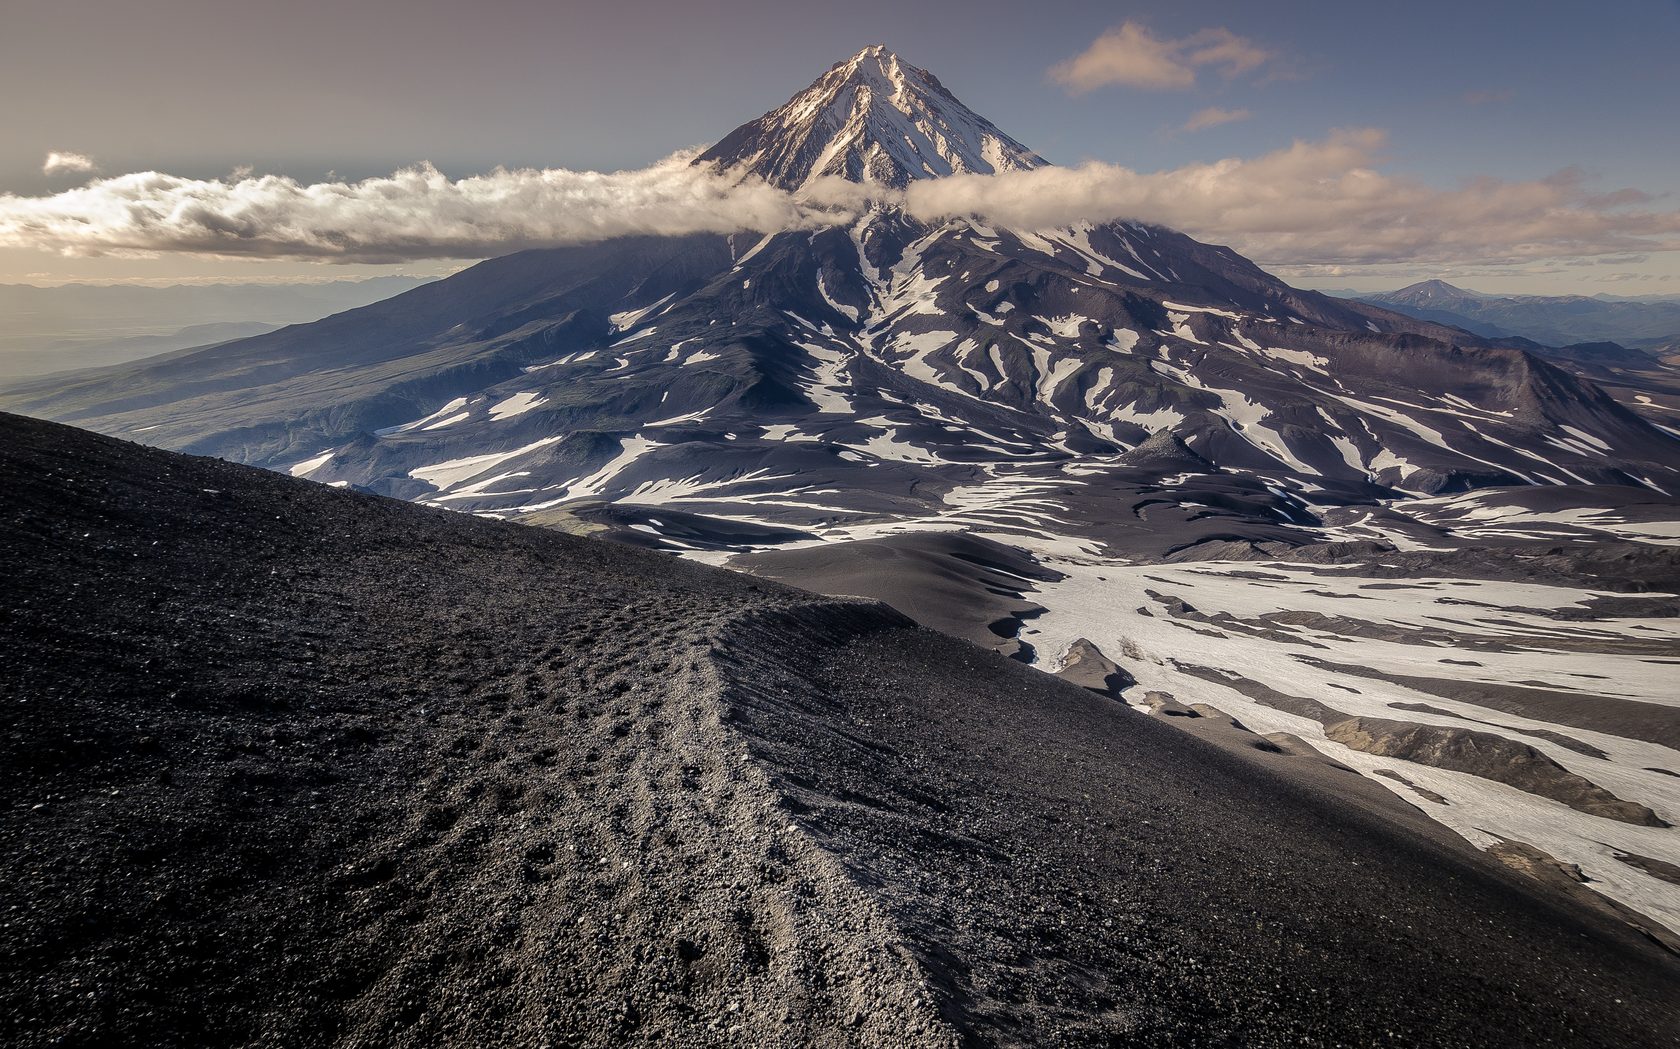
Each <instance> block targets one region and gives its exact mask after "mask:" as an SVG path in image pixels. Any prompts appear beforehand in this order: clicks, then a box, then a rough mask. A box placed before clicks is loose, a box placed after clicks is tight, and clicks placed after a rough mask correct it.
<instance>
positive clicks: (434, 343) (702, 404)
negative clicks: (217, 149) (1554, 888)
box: [0, 47, 1680, 549]
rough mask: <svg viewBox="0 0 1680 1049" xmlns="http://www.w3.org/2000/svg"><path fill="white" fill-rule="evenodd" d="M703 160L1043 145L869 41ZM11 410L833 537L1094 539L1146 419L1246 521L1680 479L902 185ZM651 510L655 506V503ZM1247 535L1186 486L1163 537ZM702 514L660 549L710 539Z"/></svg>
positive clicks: (1623, 450)
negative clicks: (936, 206)
mask: <svg viewBox="0 0 1680 1049" xmlns="http://www.w3.org/2000/svg"><path fill="white" fill-rule="evenodd" d="M701 160H702V161H703V162H706V163H717V164H720V165H723V166H725V167H728V168H731V169H735V170H740V169H743V168H744V169H746V170H749V171H751V172H753V173H755V174H757V175H759V176H762V177H763V178H765V179H767V180H769V181H771V182H774V183H776V184H778V185H782V186H790V187H797V186H801V185H805V184H807V183H808V182H809V181H810V180H811V179H812V178H815V177H819V176H825V175H828V176H837V177H841V178H846V179H853V180H857V181H874V182H877V183H882V184H888V185H897V184H902V183H903V182H905V181H907V180H909V179H912V178H930V177H939V176H942V175H945V174H949V173H952V172H988V171H1000V170H1001V171H1011V170H1022V169H1030V168H1033V167H1036V166H1038V165H1041V164H1043V163H1044V162H1043V160H1042V159H1041V158H1039V157H1038V156H1037V155H1036V154H1034V153H1032V152H1031V151H1030V150H1028V149H1027V148H1026V147H1025V146H1022V145H1021V144H1020V143H1019V142H1017V141H1015V140H1014V139H1012V138H1009V137H1008V136H1006V135H1004V134H1003V133H1002V132H1001V131H999V130H998V129H997V128H996V127H995V126H994V125H992V124H991V123H990V122H989V121H986V120H985V119H984V118H982V117H980V116H978V115H977V114H974V113H973V112H972V111H970V110H968V109H967V108H966V107H965V106H963V105H962V103H960V102H958V101H957V100H956V99H955V98H954V97H953V96H952V95H951V94H950V92H948V91H947V90H946V89H945V88H944V87H943V86H941V85H940V83H939V81H938V80H937V79H935V78H934V77H933V76H932V75H931V74H928V73H926V72H925V71H923V70H920V69H917V68H916V67H914V66H911V65H909V64H907V63H905V62H903V61H902V60H900V59H899V58H898V57H897V56H896V55H894V54H892V53H891V52H890V51H887V50H886V49H885V48H880V47H874V48H867V49H865V50H864V51H862V52H860V53H859V54H857V55H855V56H853V57H852V58H851V59H849V60H847V61H846V62H842V63H840V64H838V65H836V66H835V67H834V68H833V69H831V70H830V71H829V72H828V73H827V74H825V75H824V76H823V77H821V78H819V79H818V80H817V81H816V83H814V84H813V85H812V86H811V87H810V88H809V89H807V90H806V91H804V92H801V93H800V94H799V95H796V96H795V97H794V98H793V99H792V100H790V101H789V102H788V103H787V104H786V105H784V106H781V107H779V108H777V109H775V110H773V111H771V112H770V113H769V114H766V115H765V116H764V117H761V118H759V119H758V120H756V121H753V122H751V123H749V124H746V125H743V126H742V127H741V128H740V129H738V130H736V131H735V132H733V133H731V134H730V135H728V136H727V137H726V138H725V139H724V140H723V141H721V142H719V143H718V145H717V146H716V147H714V148H713V149H712V150H710V151H708V152H707V153H706V154H705V156H704V157H703V158H701ZM0 407H4V408H7V409H9V410H13V411H20V412H23V413H25V414H35V415H40V416H43V417H47V418H53V419H57V420H60V421H66V422H71V423H74V424H77V425H82V426H86V427H89V428H93V429H99V430H102V431H105V432H109V433H114V434H118V435H121V436H128V437H132V438H134V439H137V440H141V441H145V442H147V443H152V444H158V445H162V446H165V447H169V448H174V449H181V450H188V451H194V452H200V453H207V454H214V455H219V456H223V457H226V458H230V459H236V460H240V461H243V462H248V463H253V464H256V465H261V466H267V467H271V468H277V469H284V470H287V471H289V472H292V473H294V474H297V475H299V476H307V477H310V478H312V479H314V480H319V481H325V482H330V483H336V484H348V485H355V486H357V487H360V488H365V489H368V490H371V491H376V492H380V493H383V494H387V495H392V496H398V497H401V498H406V499H414V500H418V501H422V502H427V503H431V504H433V505H437V506H441V507H447V508H450V509H456V510H465V511H470V512H476V513H484V514H494V515H501V516H509V517H526V518H527V519H534V518H530V517H529V515H532V514H538V515H552V514H556V513H562V514H563V513H566V512H568V511H567V507H568V506H569V505H571V504H576V503H579V502H580V501H583V500H589V501H607V502H618V503H621V504H627V505H629V504H634V505H637V506H641V507H644V508H650V507H651V508H660V507H664V508H669V510H668V513H669V514H672V515H674V513H675V512H676V511H682V512H684V513H687V514H695V515H702V516H708V515H709V516H712V517H720V518H731V519H733V520H734V521H736V522H737V524H739V523H741V522H751V523H752V524H753V525H754V527H755V528H759V530H760V532H761V533H762V532H763V527H762V526H770V527H772V528H773V529H784V530H785V529H786V528H789V527H791V528H794V529H800V530H804V531H805V533H806V534H808V535H810V536H815V537H822V538H825V539H831V540H843V539H846V538H852V537H856V536H860V535H866V534H870V532H869V530H870V529H876V528H887V527H898V526H899V525H902V524H905V523H907V522H933V523H936V524H937V525H938V526H939V527H985V528H987V529H989V530H992V531H998V532H1003V533H1012V534H1022V535H1026V536H1032V537H1042V536H1043V535H1045V534H1057V535H1062V536H1064V537H1067V538H1068V541H1069V542H1075V543H1084V544H1095V546H1093V547H1092V548H1093V549H1095V548H1098V547H1100V545H1101V544H1102V543H1104V542H1107V541H1108V540H1109V539H1110V538H1112V535H1111V531H1110V528H1109V524H1108V523H1107V522H1111V521H1113V520H1115V519H1116V517H1117V515H1116V513H1114V512H1113V511H1112V510H1111V509H1108V508H1104V509H1101V510H1098V509H1093V508H1091V506H1090V505H1089V504H1090V503H1091V501H1092V500H1093V499H1094V498H1097V496H1098V495H1099V493H1102V497H1103V498H1113V497H1114V493H1115V492H1116V491H1124V490H1126V489H1125V485H1128V484H1132V483H1134V482H1135V481H1136V476H1137V471H1136V470H1135V469H1130V467H1129V464H1128V462H1127V461H1126V460H1124V459H1122V458H1121V455H1122V453H1124V452H1125V451H1126V450H1128V449H1132V448H1136V447H1137V446H1139V445H1144V444H1146V442H1148V441H1149V439H1150V438H1151V435H1152V434H1156V433H1157V432H1160V431H1165V432H1167V433H1168V434H1169V435H1170V436H1169V437H1164V438H1157V439H1156V441H1155V443H1154V444H1152V445H1149V446H1148V447H1146V448H1145V449H1144V450H1142V451H1141V452H1140V453H1139V454H1138V455H1137V456H1133V457H1132V458H1133V459H1134V460H1135V459H1138V458H1148V457H1150V456H1152V455H1154V454H1156V453H1159V452H1163V451H1170V452H1172V453H1173V454H1174V455H1175V456H1176V457H1181V458H1182V457H1183V454H1184V453H1183V452H1181V451H1180V449H1181V448H1182V449H1184V450H1185V451H1188V452H1190V453H1193V455H1194V456H1195V457H1198V458H1195V459H1186V460H1184V461H1185V466H1184V468H1183V469H1182V470H1181V471H1179V472H1182V473H1184V474H1185V475H1186V476H1190V475H1194V474H1196V470H1195V469H1194V468H1195V467H1198V466H1200V465H1201V462H1204V461H1205V462H1206V463H1211V464H1213V465H1214V466H1216V467H1218V471H1217V476H1218V480H1217V484H1219V485H1221V486H1223V488H1224V489H1225V490H1226V494H1225V495H1222V496H1221V497H1220V505H1222V506H1227V507H1234V508H1236V510H1235V511H1233V512H1240V513H1241V514H1243V515H1246V519H1247V520H1249V522H1250V524H1252V527H1251V528H1250V527H1249V526H1248V525H1244V527H1245V528H1248V529H1249V530H1248V531H1247V532H1244V533H1243V534H1245V535H1252V537H1254V538H1256V539H1260V540H1265V541H1275V542H1296V543H1298V542H1303V541H1309V540H1311V539H1312V538H1313V537H1314V533H1312V532H1311V531H1310V530H1309V529H1307V528H1304V527H1302V526H1303V524H1304V523H1306V522H1312V521H1315V520H1317V516H1316V515H1317V512H1318V508H1321V507H1324V506H1331V505H1346V504H1349V503H1374V502H1376V501H1378V500H1385V499H1393V498H1396V497H1400V496H1404V495H1406V494H1420V493H1433V492H1447V491H1454V490H1461V489H1465V488H1471V487H1478V486H1487V485H1518V484H1526V485H1554V484H1572V483H1603V482H1608V483H1616V484H1652V485H1656V486H1659V487H1663V488H1665V489H1667V490H1672V491H1680V442H1677V441H1676V440H1675V438H1674V437H1672V436H1670V435H1669V434H1666V433H1664V432H1663V431H1661V430H1659V429H1657V428H1655V427H1653V426H1651V425H1650V424H1648V423H1646V422H1644V421H1643V420H1641V419H1640V418H1638V417H1636V416H1634V415H1632V414H1631V413H1629V412H1628V411H1626V410H1625V409H1623V408H1621V407H1620V406H1619V405H1617V404H1616V402H1615V401H1613V400H1612V399H1611V398H1610V397H1609V396H1608V395H1606V394H1605V393H1604V392H1603V391H1602V390H1601V389H1599V388H1598V387H1596V386H1593V385H1592V384H1591V383H1588V382H1585V381H1583V380H1581V379H1579V378H1577V377H1576V376H1573V375H1571V374H1568V373H1565V372H1563V371H1561V370H1559V369H1558V368H1556V367H1553V366H1551V365H1549V364H1546V363H1545V362H1543V361H1540V360H1537V359H1535V358H1532V357H1529V356H1528V355H1526V354H1525V353H1523V352H1521V351H1519V350H1512V349H1501V348H1496V347H1492V346H1489V345H1487V344H1485V343H1483V342H1482V341H1481V340H1479V339H1477V338H1475V337H1473V336H1469V335H1467V334H1466V333H1464V332H1462V331H1458V330H1454V329H1447V328H1443V327H1440V326H1438V325H1434V324H1431V323H1429V322H1426V321H1418V320H1413V319H1411V318H1407V317H1403V316H1400V315H1398V314H1394V313H1389V312H1387V311H1385V310H1382V309H1379V308H1377V307H1374V306H1368V305H1365V304H1361V303H1355V302H1344V301H1341V300H1334V299H1329V298H1326V297H1325V296H1322V295H1317V294H1314V293H1311V292H1301V291H1297V290H1296V289H1294V288H1291V287H1289V286H1288V285H1287V284H1285V283H1284V282H1282V281H1280V280H1278V279H1277V278H1276V277H1273V276H1272V275H1270V274H1268V273H1266V272H1265V271H1264V270H1262V269H1261V268H1260V267H1258V266H1256V265H1254V264H1253V263H1252V262H1250V261H1249V260H1247V259H1245V258H1243V257H1242V256H1240V255H1238V254H1237V253H1236V252H1234V251H1231V250H1230V249H1228V248H1223V247H1218V246H1215V245H1209V244H1204V243H1201V242H1199V241H1196V240H1194V239H1192V238H1190V237H1187V236H1185V235H1183V234H1181V233H1177V232H1175V231H1173V230H1170V229H1165V228H1162V227H1158V226H1151V225H1144V224H1139V223H1126V222H1119V223H1104V224H1092V223H1084V224H1080V225H1077V226H1073V227H1064V228H1060V229H1044V230H1021V229H1003V228H994V227H990V226H987V225H985V224H983V223H979V222H974V221H960V220H959V221H952V222H948V223H944V224H942V225H938V226H928V225H925V224H921V223H918V222H915V221H912V220H911V219H909V218H908V217H907V216H905V215H903V214H900V213H897V212H893V211H890V210H885V211H883V210H875V211H871V212H870V213H868V214H866V215H864V216H862V217H861V218H859V219H858V220H857V221H855V222H854V223H852V224H850V225H847V226H835V227H830V228H826V229H819V230H798V231H790V232H785V233H776V234H771V235H767V236H760V235H756V234H752V235H746V234H743V235H736V236H716V235H696V236H688V237H658V236H644V237H634V238H621V239H618V240H611V241H605V242H601V243H596V244H588V245H581V246H572V247H564V248H555V249H549V250H541V251H528V252H522V253H519V254H516V255H511V256H507V257H504V258H500V259H493V260H490V261H488V262H484V263H481V264H479V265H477V266H474V267H471V268H469V269H467V270H464V271H462V272H461V273H458V274H456V275H454V276H452V277H449V278H447V279H445V280H441V281H438V282H436V283H434V284H430V285H426V286H425V287H422V288H418V289H416V290H414V291H412V292H409V293H407V294H405V295H403V296H399V297H397V298H395V299H392V300H388V301H387V302H383V303H378V304H375V305H373V306H369V307H366V308H364V309H361V310H354V311H351V312H348V313H344V314H340V315H338V316H335V317H330V318H327V319H326V320H323V321H320V322H317V323H315V324H309V325H298V326H294V327H291V328H286V329H282V330H280V331H277V332H272V333H270V334H268V335H263V336H258V337H255V338H252V339H246V340H242V341H238V342H234V343H230V344H227V345H224V346H220V347H216V348H214V349H211V350H205V351H200V352H190V351H189V352H182V353H179V354H175V355H171V356H166V357H162V358H157V359H154V360H149V361H143V362H139V363H135V364H130V365H124V366H119V367H117V368H112V369H105V370H101V371H91V372H84V373H78V374H77V375H75V376H73V377H68V378H65V377H58V378H53V379H49V380H45V381H37V382H33V383H31V384H28V385H26V386H20V387H17V388H14V389H13V390H12V391H10V392H8V393H6V394H4V395H0ZM1163 444H1165V445H1166V446H1168V447H1165V448H1163ZM1128 471H1129V472H1128ZM1122 474H1124V476H1121V475H1122ZM1202 476H1204V477H1206V476H1212V475H1211V474H1204V475H1202ZM1110 482H1112V483H1110ZM1195 483H1197V484H1211V483H1215V482H1212V481H1206V480H1204V481H1197V482H1195ZM1105 485H1107V487H1105ZM1239 490H1240V491H1239ZM1023 500H1026V501H1027V503H1026V505H1035V504H1034V503H1033V500H1044V504H1043V505H1045V506H1054V507H1056V508H1057V509H1055V510H1053V511H1052V510H1045V511H1043V512H1039V511H1037V510H1027V511H1023V510H1022V506H1023ZM646 516H647V517H648V520H649V521H650V522H657V523H649V524H647V525H646V526H645V527H646V529H647V530H649V531H648V533H647V534H649V535H655V534H658V533H659V532H660V529H661V528H665V527H668V526H670V521H669V520H667V519H666V518H664V517H660V516H659V513H658V512H656V511H655V510H648V511H647V514H646ZM673 519H674V516H673ZM685 520H686V518H685ZM1280 522H1281V523H1287V527H1284V525H1283V524H1280ZM685 527H686V526H685ZM727 531H728V534H730V535H740V534H742V530H741V529H740V528H734V529H732V530H727ZM1235 531H1240V529H1237V528H1236V526H1235V525H1233V524H1232V523H1231V521H1230V519H1229V518H1223V517H1221V518H1216V517H1215V516H1213V515H1207V514H1200V515H1197V517H1196V520H1195V521H1194V522H1190V523H1187V524H1186V525H1185V526H1184V529H1183V530H1182V531H1181V533H1179V534H1178V535H1177V537H1176V541H1177V542H1179V543H1180V544H1188V543H1193V542H1195V541H1196V539H1197V536H1198V535H1199V534H1202V533H1203V532H1205V533H1206V534H1207V535H1210V536H1211V535H1219V536H1227V537H1228V536H1230V535H1232V534H1234V532H1235ZM692 532H693V528H692V527H687V530H686V531H685V532H684V536H685V537H684V538H681V539H680V540H679V539H677V538H676V537H675V535H674V533H673V538H672V545H673V548H678V549H687V548H692V547H693V546H695V545H704V544H703V543H701V542H700V541H698V540H696V539H694V538H693V536H692ZM720 534H723V532H722V531H720ZM776 534H778V535H783V536H784V537H785V532H777V533H776Z"/></svg>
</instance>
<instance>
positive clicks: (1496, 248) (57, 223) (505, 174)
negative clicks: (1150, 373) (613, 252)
mask: <svg viewBox="0 0 1680 1049" xmlns="http://www.w3.org/2000/svg"><path fill="white" fill-rule="evenodd" d="M1384 141H1385V140H1384V136H1383V134H1382V133H1381V132H1379V131H1375V130H1370V129H1365V130H1350V131H1344V132H1338V133H1336V134H1334V135H1332V136H1330V137H1329V138H1327V139H1324V140H1322V141H1297V142H1295V143H1293V144H1292V145H1290V146H1288V147H1286V148H1283V149H1279V150H1275V151H1273V152H1271V153H1266V154H1263V155H1261V156H1257V157H1251V158H1230V159H1226V160H1220V161H1217V162H1214V163H1205V164H1191V165H1187V166H1184V167H1180V168H1174V169H1171V170H1166V171H1156V172H1139V171H1135V170H1132V169H1130V168H1126V167H1121V166H1119V165H1115V164H1101V163H1088V164H1084V165H1081V166H1078V167H1047V168H1039V169H1036V170H1033V171H1023V172H1009V173H1005V174H1001V175H990V176H988V175H956V176H951V177H948V178H943V179H931V180H925V181H918V182H914V183H912V184H911V186H910V187H909V188H908V189H907V190H903V191H893V190H887V189H883V188H881V187H865V186H860V185H857V184H855V183H849V182H844V181H842V180H839V179H826V180H821V181H819V182H818V183H817V184H815V185H814V186H813V187H811V189H810V190H809V191H805V192H801V193H800V194H798V195H795V194H790V193H788V192H785V191H783V190H780V189H777V188H775V187H773V186H769V185H766V184H765V183H763V182H761V181H757V180H752V179H749V180H744V181H743V180H741V179H740V178H739V177H737V176H734V175H731V174H728V173H719V172H715V171H712V170H710V169H706V168H698V167H695V166H693V165H692V164H691V163H690V160H691V157H692V154H677V155H674V156H672V157H670V158H668V159H666V160H664V161H661V162H660V163H658V164H655V165H653V166H651V167H648V168H643V169H640V170H635V171H624V172H615V173H610V174H603V173H599V172H582V171H568V170H564V169H548V170H529V169H526V170H517V171H505V170H497V171H493V172H491V173H489V174H486V175H478V176H473V177H470V178H462V179H451V178H448V177H446V176H445V175H443V174H441V173H439V172H438V171H437V170H435V169H434V168H432V167H430V166H428V165H421V166H418V167H414V168H410V169H407V170H404V171H399V172H397V173H395V174H393V175H390V176H386V177H382V178H375V179H367V180H364V181H360V182H342V181H330V182H321V183H314V184H303V183H299V182H297V181H295V180H293V179H288V178H281V177H278V176H257V175H237V174H236V175H234V176H230V177H229V178H227V179H222V180H203V179H188V178H182V177H179V176H174V175H166V174H160V173H157V172H142V173H137V174H130V175H121V176H117V177H112V178H98V179H94V180H92V181H91V182H89V183H88V184H86V185H84V186H81V187H78V188H76V189H71V190H66V191H64V192H62V193H56V194H51V195H46V196H39V197H21V196H15V195H0V245H6V246H11V247H33V248H40V249H46V250H53V251H58V252H60V253H62V254H66V255H96V254H145V253H160V252H182V253H189V254H197V255H208V256H247V257H264V258H294V259H321V260H327V261H334V262H364V263H396V262H407V261H411V260H418V259H472V258H485V257H488V256H492V255H498V254H506V253H508V252H511V251H517V250H521V249H524V248H534V247H550V246H556V245H562V244H577V243H586V242H593V241H599V240H604V239H608V238H611V237H617V236H624V235H629V234H663V235H681V234H689V233H708V232H710V233H731V232H741V231H756V232H766V233H768V232H776V231H782V230H796V229H815V228H820V227H823V226H826V225H832V224H836V223H843V222H847V221H850V220H851V219H852V218H854V217H856V216H857V215H859V214H860V213H861V212H862V211H863V210H864V209H865V208H867V207H870V206H872V205H876V204H882V205H887V206H893V207H901V208H903V209H905V210H906V211H907V212H908V213H909V214H910V215H911V216H912V217H914V218H916V219H919V220H921V221H924V222H930V223H932V222H939V221H943V220H945V219H947V218H950V217H963V216H975V217H979V218H982V219H984V220H985V221H987V222H989V223H992V224H995V225H1000V226H1005V227H1012V228H1018V229H1042V228H1049V227H1055V226H1063V225H1069V224H1072V223H1075V222H1082V221H1090V222H1105V221H1110V220H1115V219H1127V220H1135V221H1142V222H1150V223H1157V224H1161V225H1166V226H1171V227H1175V228H1178V229H1182V230H1184V231H1185V232H1187V233H1189V234H1191V235H1192V236H1196V237H1198V238H1201V239H1203V240H1212V241H1216V242H1219V243H1225V244H1229V245H1231V246H1232V247H1234V248H1236V249H1237V250H1239V251H1241V252H1243V253H1244V254H1246V255H1248V256H1250V257H1252V258H1254V259H1255V260H1256V261H1258V262H1260V263H1261V264H1263V265H1269V266H1280V267H1291V268H1293V269H1294V270H1295V271H1296V272H1301V271H1302V270H1303V269H1305V268H1313V267H1318V268H1328V267H1338V266H1369V265H1401V264H1429V265H1435V266H1446V265H1516V264H1534V263H1537V262H1540V261H1541V260H1554V261H1555V260H1562V259H1571V258H1608V257H1614V256H1621V257H1624V258H1626V257H1628V256H1631V255H1636V254H1641V253H1647V252H1667V251H1680V211H1676V210H1672V208H1670V210H1663V205H1661V204H1660V203H1659V202H1658V201H1657V200H1656V199H1654V198H1652V197H1651V196H1649V195H1648V194H1645V193H1642V192H1639V191H1637V190H1631V189H1627V190H1618V191H1615V192H1608V193H1606V192H1599V191H1598V190H1597V189H1595V188H1594V186H1593V185H1592V183H1591V181H1590V180H1589V179H1588V178H1587V177H1586V176H1585V175H1584V174H1583V173H1581V172H1579V171H1575V170H1567V171H1563V172H1560V173H1558V174H1556V175H1553V176H1551V177H1549V178H1544V179H1536V180H1527V181H1507V180H1501V179H1493V178H1479V179H1474V180H1471V181H1468V182H1466V183H1464V184H1462V185H1459V186H1456V187H1452V188H1438V187H1434V186H1431V185H1429V184H1427V183H1424V182H1420V181H1418V180H1416V179H1414V178H1410V177H1407V176H1403V175H1393V174H1388V173H1385V172H1383V171H1382V170H1380V166H1379V158H1380V153H1381V151H1382V149H1383V147H1384Z"/></svg>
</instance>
